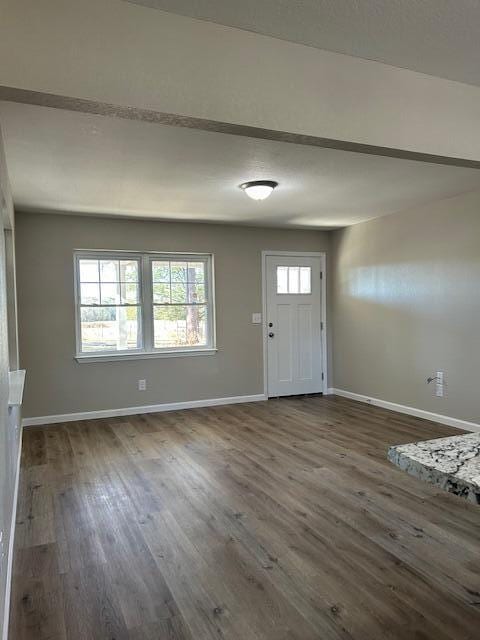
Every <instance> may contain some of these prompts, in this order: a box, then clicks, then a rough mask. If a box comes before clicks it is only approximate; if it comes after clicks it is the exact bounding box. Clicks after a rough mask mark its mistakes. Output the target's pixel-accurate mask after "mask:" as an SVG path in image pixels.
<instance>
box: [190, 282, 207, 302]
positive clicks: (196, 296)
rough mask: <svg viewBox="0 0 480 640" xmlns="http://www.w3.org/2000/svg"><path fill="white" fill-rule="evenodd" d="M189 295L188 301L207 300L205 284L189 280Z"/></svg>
mask: <svg viewBox="0 0 480 640" xmlns="http://www.w3.org/2000/svg"><path fill="white" fill-rule="evenodd" d="M187 297H188V302H192V303H197V304H198V303H199V302H205V285H204V284H198V283H195V282H189V283H188V284H187Z"/></svg>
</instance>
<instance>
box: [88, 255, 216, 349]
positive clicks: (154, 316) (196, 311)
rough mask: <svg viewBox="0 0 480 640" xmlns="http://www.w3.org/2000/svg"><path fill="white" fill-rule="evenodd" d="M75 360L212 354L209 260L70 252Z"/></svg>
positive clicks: (175, 256)
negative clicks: (74, 303)
mask: <svg viewBox="0 0 480 640" xmlns="http://www.w3.org/2000/svg"><path fill="white" fill-rule="evenodd" d="M75 276H76V307H77V357H80V358H81V357H85V358H88V357H95V356H100V357H101V356H111V355H124V356H125V355H126V356H128V355H132V356H133V355H142V354H147V355H157V356H158V355H161V354H162V353H165V354H169V355H175V353H176V354H177V355H180V354H182V353H184V352H196V351H209V350H210V351H211V350H213V349H214V332H213V327H214V317H213V314H214V306H213V291H212V256H211V255H206V254H192V255H178V254H156V253H147V254H138V253H127V252H125V253H110V252H81V251H78V252H76V253H75Z"/></svg>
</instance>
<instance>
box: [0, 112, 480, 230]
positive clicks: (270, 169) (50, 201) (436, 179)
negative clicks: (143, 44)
mask: <svg viewBox="0 0 480 640" xmlns="http://www.w3.org/2000/svg"><path fill="white" fill-rule="evenodd" d="M0 123H1V126H2V129H3V133H4V138H5V148H6V156H7V162H8V169H9V174H10V181H11V183H12V191H13V197H14V201H15V204H16V206H17V207H19V208H24V209H28V210H39V211H58V212H79V213H88V214H108V215H117V216H122V215H124V216H139V217H147V218H148V217H150V218H157V219H169V220H197V221H205V222H230V223H241V224H252V225H272V226H294V227H310V228H317V227H327V228H332V227H337V226H344V225H348V224H352V223H355V222H360V221H363V220H367V219H370V218H374V217H377V216H382V215H386V214H389V213H394V212H397V211H402V210H405V209H408V208H410V207H414V206H417V205H421V204H424V203H427V202H429V201H431V200H435V199H440V198H445V197H449V196H453V195H457V194H459V193H463V192H465V191H472V190H475V189H477V188H478V179H479V176H480V171H478V170H474V169H464V168H458V167H451V166H442V165H434V164H425V163H421V162H415V161H411V160H399V159H394V158H386V157H378V156H372V155H364V154H358V153H351V152H347V151H337V150H333V149H321V148H316V147H308V146H300V145H296V144H289V143H285V142H272V141H267V140H259V139H253V138H246V137H240V136H232V135H228V134H222V133H211V132H206V131H198V130H194V129H183V128H178V127H170V126H166V125H160V124H150V123H144V122H137V121H130V120H122V119H117V118H109V117H104V116H98V115H91V114H83V113H78V112H70V111H62V110H58V109H50V108H46V107H35V106H30V105H20V104H14V103H8V102H3V103H2V102H0ZM258 179H270V180H277V181H278V182H279V183H280V184H279V187H278V188H277V189H276V190H275V191H274V193H273V194H272V195H271V196H270V198H268V200H265V201H263V202H254V201H253V200H250V199H249V198H248V197H247V196H246V195H245V194H244V193H243V192H242V191H241V189H239V185H240V184H241V183H242V182H245V181H247V180H258Z"/></svg>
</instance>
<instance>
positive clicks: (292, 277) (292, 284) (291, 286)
mask: <svg viewBox="0 0 480 640" xmlns="http://www.w3.org/2000/svg"><path fill="white" fill-rule="evenodd" d="M299 271H300V268H299V267H288V293H298V292H299V290H300V283H299V281H298V274H299Z"/></svg>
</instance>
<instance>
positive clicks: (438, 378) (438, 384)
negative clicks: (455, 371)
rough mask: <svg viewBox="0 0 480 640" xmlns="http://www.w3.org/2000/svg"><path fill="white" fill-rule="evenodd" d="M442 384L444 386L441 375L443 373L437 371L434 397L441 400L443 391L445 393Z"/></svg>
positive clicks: (443, 379)
mask: <svg viewBox="0 0 480 640" xmlns="http://www.w3.org/2000/svg"><path fill="white" fill-rule="evenodd" d="M444 384H445V378H444V375H443V371H437V372H436V384H435V395H436V396H437V398H443V396H444V391H445V389H444Z"/></svg>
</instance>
